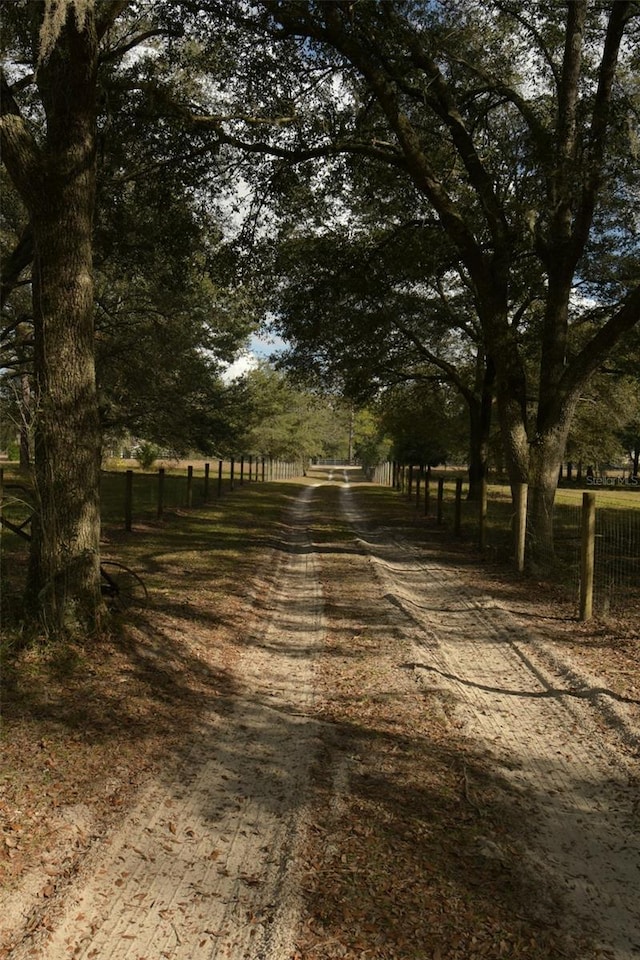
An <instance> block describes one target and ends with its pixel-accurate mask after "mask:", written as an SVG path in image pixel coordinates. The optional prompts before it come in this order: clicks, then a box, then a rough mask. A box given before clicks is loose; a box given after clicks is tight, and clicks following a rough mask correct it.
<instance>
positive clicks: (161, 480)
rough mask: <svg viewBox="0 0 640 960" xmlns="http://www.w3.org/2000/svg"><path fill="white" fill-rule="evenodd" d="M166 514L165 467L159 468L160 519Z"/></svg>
mask: <svg viewBox="0 0 640 960" xmlns="http://www.w3.org/2000/svg"><path fill="white" fill-rule="evenodd" d="M163 515H164V467H160V469H159V470H158V520H162V517H163Z"/></svg>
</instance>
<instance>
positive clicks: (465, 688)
mask: <svg viewBox="0 0 640 960" xmlns="http://www.w3.org/2000/svg"><path fill="white" fill-rule="evenodd" d="M317 479H318V480H323V481H326V479H327V478H326V474H325V475H324V476H323V477H318V478H317ZM364 492H366V494H367V496H366V498H365V499H364V500H361V499H360V497H359V496H358V488H352V487H349V486H347V485H346V484H345V482H344V477H343V476H341V475H339V474H338V475H336V476H335V477H333V478H332V482H331V483H330V484H325V485H323V486H313V485H309V486H306V487H303V489H302V494H301V496H300V497H299V498H294V497H291V499H290V507H289V510H288V513H287V514H286V515H285V518H284V520H283V522H282V523H280V524H279V525H278V526H277V528H271V529H270V530H269V531H268V532H267V533H266V534H265V532H264V531H262V532H261V533H260V535H259V539H260V542H261V544H262V545H261V546H260V547H259V550H258V551H257V553H256V554H255V557H258V558H259V561H258V562H256V563H254V565H253V566H251V565H249V566H248V567H246V568H243V571H242V573H243V577H242V580H241V582H240V583H238V582H236V583H235V584H233V585H232V584H231V583H230V582H228V581H225V582H222V578H221V581H220V582H216V581H215V579H212V575H211V569H210V568H209V567H208V566H207V563H206V562H205V559H204V556H205V555H204V554H203V553H202V552H200V553H198V555H197V556H195V557H194V556H192V555H191V553H190V551H189V549H188V545H185V548H184V551H183V552H182V553H180V552H179V551H176V552H174V553H173V554H172V555H169V554H167V555H166V556H160V555H159V554H158V553H156V554H154V555H153V562H154V563H155V564H156V565H157V571H156V573H157V575H158V579H157V582H158V583H163V584H164V586H163V588H162V590H157V591H156V592H155V600H154V605H153V607H152V608H151V610H150V611H148V612H147V613H146V614H145V615H144V616H140V617H139V618H138V619H136V620H135V621H134V622H133V624H132V625H131V626H130V627H129V628H128V629H127V631H126V633H125V634H124V637H119V638H114V639H113V641H112V643H110V644H104V645H103V646H102V647H101V648H100V650H99V652H98V651H96V650H93V649H92V650H91V651H88V650H84V651H82V650H78V649H75V648H73V649H72V648H69V649H67V650H66V653H65V652H62V651H58V652H57V654H56V656H55V657H53V658H52V659H51V661H50V663H49V668H48V673H47V684H46V692H45V691H44V689H43V683H42V680H43V666H42V658H40V660H38V658H37V657H35V656H34V657H33V662H32V668H33V669H32V676H31V677H30V675H29V671H28V665H29V659H28V658H27V659H26V661H25V662H23V663H22V670H21V672H20V675H19V676H18V675H16V676H14V677H13V678H12V677H11V676H9V677H8V678H7V679H8V680H11V679H13V680H14V688H13V691H10V692H9V694H8V696H6V698H5V706H4V711H3V712H4V716H5V741H6V747H7V749H6V751H5V758H6V764H7V765H6V766H5V770H4V771H3V779H2V783H1V792H0V811H1V812H2V814H3V816H4V821H3V839H4V850H3V858H4V859H3V861H2V864H1V866H2V871H3V880H4V889H5V896H4V906H5V912H4V920H3V921H2V920H0V927H4V940H3V941H0V942H2V944H3V946H2V948H0V956H4V957H11V958H13V960H17V958H22V957H25V958H26V957H30V958H31V957H34V958H35V957H37V956H42V957H47V958H50V960H56V958H62V957H65V958H67V957H87V958H88V957H105V958H109V957H113V958H118V960H120V958H126V957H131V958H136V960H141V958H148V960H156V958H158V957H176V958H179V957H185V958H186V957H193V956H198V957H200V956H202V957H207V958H209V957H210V958H218V957H231V958H234V960H240V958H243V960H246V958H252V960H260V958H264V960H294V958H297V960H312V958H318V960H332V958H336V957H348V958H362V960H364V958H367V960H371V958H373V960H394V958H406V960H462V958H464V960H474V958H480V957H491V958H499V957H512V958H518V957H527V958H532V960H533V958H538V960H544V958H556V957H557V958H564V957H574V958H576V960H578V958H580V960H588V958H595V957H603V958H604V957H613V958H615V960H631V958H633V957H636V956H640V946H639V944H638V940H637V938H636V935H637V932H638V929H639V928H640V918H639V916H638V912H637V911H638V902H639V901H640V871H639V870H638V864H639V863H640V849H639V846H638V829H637V826H638V824H637V816H638V807H637V790H636V787H635V775H636V773H637V747H638V741H637V735H638V730H639V729H640V725H639V723H638V720H639V715H640V705H639V702H638V701H639V697H638V690H637V685H638V677H639V676H640V671H639V669H638V666H639V665H638V652H637V648H636V647H635V646H633V645H632V639H631V638H632V631H633V629H634V628H633V625H632V624H631V623H630V622H626V621H625V622H624V624H623V625H622V627H621V628H620V629H617V630H615V631H613V633H614V635H613V636H609V637H607V636H606V634H605V633H604V631H605V630H606V629H608V630H609V631H612V626H613V625H612V624H611V623H609V624H608V626H605V625H602V626H596V628H595V629H594V628H590V632H587V630H586V629H585V628H577V625H576V624H575V623H573V622H572V621H571V620H570V619H568V618H567V617H566V616H565V614H564V612H563V609H562V607H561V606H560V605H559V604H557V603H553V602H549V603H547V604H545V599H544V597H541V596H540V595H539V594H538V595H535V594H534V595H533V596H532V595H531V589H530V585H529V587H528V588H527V586H526V585H525V584H524V583H523V582H522V581H512V582H509V581H508V580H504V578H503V579H501V580H499V579H497V578H496V577H494V573H493V572H492V571H491V570H490V569H486V568H485V569H482V568H479V567H478V566H477V565H475V564H471V563H470V562H469V561H470V558H469V557H468V555H464V554H461V553H460V552H459V549H458V548H455V547H454V546H453V545H451V544H446V543H444V542H441V541H442V534H441V533H436V532H435V531H433V530H427V531H425V530H424V529H422V528H417V527H416V525H415V523H413V522H412V523H411V524H409V523H408V521H409V519H410V516H409V511H408V510H407V507H406V505H405V504H403V503H401V502H399V501H398V498H396V499H395V500H393V499H392V497H393V495H392V494H390V493H389V492H387V491H375V495H374V491H372V490H371V488H363V493H364ZM377 503H379V505H382V506H384V511H385V512H384V517H385V524H384V527H381V526H380V523H379V516H380V514H379V512H378V507H376V504H377ZM208 535H209V537H210V536H211V534H210V533H209V534H208ZM198 536H199V537H201V538H202V544H203V545H204V544H206V542H207V530H206V523H205V526H204V527H203V529H202V530H200V531H199V533H198ZM247 536H248V537H250V536H255V534H254V533H253V532H251V533H249V532H248V533H247ZM416 539H417V543H416ZM212 546H213V545H212ZM185 557H188V558H189V559H188V565H189V567H190V576H189V577H188V578H181V570H183V568H184V566H185ZM198 557H200V559H198ZM255 557H254V559H255ZM168 570H170V571H171V572H172V578H171V579H170V580H167V577H166V573H167V571H168ZM163 571H164V574H165V576H164V578H163V577H162V576H161V574H162V573H163ZM222 588H224V589H222ZM550 599H551V600H553V598H550ZM624 631H629V636H628V638H626V639H625V637H624ZM52 668H53V669H52ZM25 670H26V672H25ZM12 764H13V766H14V769H13V770H12V769H11V765H12Z"/></svg>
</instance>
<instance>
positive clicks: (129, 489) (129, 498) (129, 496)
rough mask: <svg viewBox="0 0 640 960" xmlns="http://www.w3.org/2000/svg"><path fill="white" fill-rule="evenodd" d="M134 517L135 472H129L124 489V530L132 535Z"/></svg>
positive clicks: (126, 475)
mask: <svg viewBox="0 0 640 960" xmlns="http://www.w3.org/2000/svg"><path fill="white" fill-rule="evenodd" d="M132 516H133V470H127V472H126V474H125V488H124V528H125V530H126V531H127V532H128V533H131V527H132Z"/></svg>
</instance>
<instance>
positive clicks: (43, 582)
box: [22, 9, 104, 635]
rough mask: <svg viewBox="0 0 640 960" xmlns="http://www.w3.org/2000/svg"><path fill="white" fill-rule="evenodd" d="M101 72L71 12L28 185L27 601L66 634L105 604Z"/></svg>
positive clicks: (93, 618) (96, 617)
mask: <svg viewBox="0 0 640 960" xmlns="http://www.w3.org/2000/svg"><path fill="white" fill-rule="evenodd" d="M96 70H97V38H96V30H95V23H94V20H93V13H92V10H91V9H89V11H88V12H87V16H86V19H85V22H84V24H83V28H82V30H80V29H79V28H78V26H77V24H76V21H75V16H74V13H73V9H71V10H70V11H69V15H68V17H67V21H66V24H65V26H64V27H63V29H62V32H61V34H60V36H59V38H58V40H57V43H56V45H55V48H54V49H53V50H52V52H51V54H50V56H49V58H48V59H47V61H46V62H45V63H41V64H40V66H39V69H38V74H37V76H38V88H39V92H40V95H41V98H42V103H43V105H44V109H45V114H46V122H47V128H46V141H45V143H44V145H43V147H42V149H41V152H40V155H39V156H38V157H37V159H38V164H37V170H36V175H35V176H34V177H30V178H27V181H26V184H25V183H24V182H23V184H22V186H23V196H25V200H26V202H27V205H28V207H29V211H30V214H31V222H32V227H33V238H34V241H33V242H34V265H33V307H34V370H35V378H34V379H35V387H34V396H35V400H34V453H35V456H34V470H35V474H34V476H35V491H36V506H37V511H36V516H35V518H34V523H33V539H32V543H31V555H30V567H29V578H28V585H27V598H28V601H29V607H30V609H31V610H32V612H33V613H34V615H36V616H37V617H39V618H40V619H41V620H42V623H43V624H44V627H45V629H46V631H47V632H49V633H54V634H58V635H60V634H64V635H69V634H74V633H78V632H82V633H86V632H87V631H93V630H95V629H96V627H97V626H98V625H99V622H100V619H101V616H102V613H103V609H104V608H103V604H102V599H101V593H100V568H99V564H100V557H99V543H100V498H99V481H100V474H99V466H100V430H99V419H98V405H97V395H96V384H95V369H94V330H93V314H94V303H93V278H92V225H93V212H94V204H95V176H96V173H95V136H96V115H95V91H96ZM32 159H34V155H33V154H32ZM25 187H26V189H25Z"/></svg>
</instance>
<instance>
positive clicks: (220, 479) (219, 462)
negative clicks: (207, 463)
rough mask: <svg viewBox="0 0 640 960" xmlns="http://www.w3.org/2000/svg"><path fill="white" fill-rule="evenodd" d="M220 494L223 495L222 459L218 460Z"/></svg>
mask: <svg viewBox="0 0 640 960" xmlns="http://www.w3.org/2000/svg"><path fill="white" fill-rule="evenodd" d="M218 496H219V497H221V496H222V460H218Z"/></svg>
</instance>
